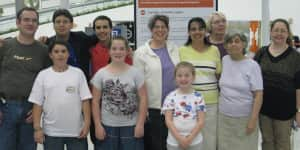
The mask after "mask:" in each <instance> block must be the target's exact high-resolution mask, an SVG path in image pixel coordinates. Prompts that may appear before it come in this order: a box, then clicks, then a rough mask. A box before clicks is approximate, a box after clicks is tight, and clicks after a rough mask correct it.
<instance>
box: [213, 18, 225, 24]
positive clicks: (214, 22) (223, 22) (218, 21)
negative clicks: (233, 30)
mask: <svg viewBox="0 0 300 150" xmlns="http://www.w3.org/2000/svg"><path fill="white" fill-rule="evenodd" d="M221 23H222V24H225V23H226V20H225V19H222V20H216V21H213V22H212V24H221Z"/></svg>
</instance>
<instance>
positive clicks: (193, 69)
mask: <svg viewBox="0 0 300 150" xmlns="http://www.w3.org/2000/svg"><path fill="white" fill-rule="evenodd" d="M180 68H189V69H190V71H191V73H192V75H193V76H195V75H196V70H195V67H194V66H193V64H191V63H189V62H186V61H182V62H180V63H178V64H177V65H176V66H175V70H174V75H175V76H176V73H177V71H178V70H179V69H180Z"/></svg>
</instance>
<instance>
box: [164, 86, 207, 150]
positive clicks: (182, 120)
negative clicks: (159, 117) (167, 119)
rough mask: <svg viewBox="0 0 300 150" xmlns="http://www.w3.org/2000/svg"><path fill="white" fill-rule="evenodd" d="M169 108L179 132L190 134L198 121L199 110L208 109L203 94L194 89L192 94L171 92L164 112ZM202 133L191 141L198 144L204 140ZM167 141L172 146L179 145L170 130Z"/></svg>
mask: <svg viewBox="0 0 300 150" xmlns="http://www.w3.org/2000/svg"><path fill="white" fill-rule="evenodd" d="M167 110H172V111H173V123H174V125H175V127H176V129H177V130H178V132H179V133H180V134H181V135H183V136H187V135H189V134H190V133H191V132H192V130H193V128H194V127H195V125H196V123H197V117H198V115H197V114H198V112H199V111H203V112H205V111H206V108H205V102H204V99H203V96H202V95H201V94H200V93H199V92H197V91H194V92H192V93H190V94H180V93H178V91H177V90H175V91H173V92H171V93H170V94H169V95H168V96H167V97H166V99H165V101H164V104H163V107H162V113H165V112H166V111H167ZM202 139H203V137H202V134H201V132H199V134H198V135H197V136H196V137H195V138H194V140H193V141H192V143H191V146H192V145H196V144H199V143H201V142H202ZM167 143H168V144H170V145H172V146H178V142H177V140H176V139H175V137H174V136H173V135H172V133H171V131H170V130H169V133H168V138H167Z"/></svg>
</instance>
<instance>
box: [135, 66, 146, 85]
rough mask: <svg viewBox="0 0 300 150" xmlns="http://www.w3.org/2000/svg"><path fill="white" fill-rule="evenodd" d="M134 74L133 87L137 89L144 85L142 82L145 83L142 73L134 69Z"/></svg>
mask: <svg viewBox="0 0 300 150" xmlns="http://www.w3.org/2000/svg"><path fill="white" fill-rule="evenodd" d="M135 70H136V71H135V72H136V73H135V78H134V82H135V85H136V86H137V88H138V89H139V88H141V87H142V85H144V82H145V78H144V75H143V73H142V72H141V71H140V70H138V69H135Z"/></svg>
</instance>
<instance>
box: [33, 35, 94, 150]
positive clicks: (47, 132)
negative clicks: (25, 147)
mask: <svg viewBox="0 0 300 150" xmlns="http://www.w3.org/2000/svg"><path fill="white" fill-rule="evenodd" d="M49 48H50V49H49V55H50V58H51V59H52V61H53V65H52V66H51V67H49V68H46V69H44V70H42V71H41V72H40V73H39V74H38V76H37V78H36V79H35V82H34V85H33V88H32V91H31V94H30V97H29V101H30V102H32V103H34V105H33V127H34V139H35V141H36V142H37V143H40V144H44V149H45V150H63V149H64V145H66V146H67V149H72V150H87V149H88V145H87V140H86V136H87V134H88V132H89V126H90V118H91V111H90V104H89V99H91V97H92V96H91V93H90V91H89V88H88V84H87V81H86V78H85V76H84V73H83V72H82V71H81V70H80V69H79V68H75V67H72V66H69V65H68V64H67V60H68V57H69V51H68V46H67V43H65V42H64V41H55V42H54V43H53V45H51V46H50V47H49ZM42 114H43V116H42ZM41 121H42V126H41V123H40V122H41Z"/></svg>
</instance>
